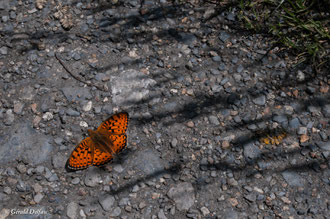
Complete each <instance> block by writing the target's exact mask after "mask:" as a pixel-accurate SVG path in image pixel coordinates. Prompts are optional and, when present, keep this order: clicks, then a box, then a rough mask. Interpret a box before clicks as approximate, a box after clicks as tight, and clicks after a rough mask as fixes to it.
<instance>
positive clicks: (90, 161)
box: [66, 112, 128, 170]
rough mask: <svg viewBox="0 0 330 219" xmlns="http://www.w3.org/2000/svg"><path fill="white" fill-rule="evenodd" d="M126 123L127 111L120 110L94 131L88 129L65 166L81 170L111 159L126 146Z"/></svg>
mask: <svg viewBox="0 0 330 219" xmlns="http://www.w3.org/2000/svg"><path fill="white" fill-rule="evenodd" d="M127 124H128V113H125V112H122V113H118V114H115V115H113V116H111V117H109V118H108V119H107V120H106V121H104V122H103V123H102V124H101V125H100V126H99V127H98V128H97V130H96V131H93V130H88V134H89V137H87V138H85V139H84V140H82V141H81V142H80V143H79V144H78V145H77V146H76V148H75V149H74V150H73V151H72V153H71V155H70V157H69V159H68V162H67V165H66V167H67V168H68V169H69V170H81V169H85V168H87V167H89V166H91V165H93V166H100V165H103V164H105V163H108V162H109V161H111V160H112V159H113V157H114V156H115V154H117V153H118V152H120V151H121V150H122V149H123V148H124V147H125V146H126V143H127V136H126V134H125V133H126V130H127Z"/></svg>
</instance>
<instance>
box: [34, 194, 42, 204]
mask: <svg viewBox="0 0 330 219" xmlns="http://www.w3.org/2000/svg"><path fill="white" fill-rule="evenodd" d="M43 197H44V196H43V194H41V193H39V192H38V193H37V194H36V195H35V196H34V197H33V200H34V201H35V202H36V203H39V202H41V200H42V199H43Z"/></svg>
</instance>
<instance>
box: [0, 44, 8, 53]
mask: <svg viewBox="0 0 330 219" xmlns="http://www.w3.org/2000/svg"><path fill="white" fill-rule="evenodd" d="M0 54H1V55H7V54H8V47H6V46H3V47H1V48H0Z"/></svg>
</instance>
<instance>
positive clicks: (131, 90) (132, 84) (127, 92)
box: [110, 69, 156, 107]
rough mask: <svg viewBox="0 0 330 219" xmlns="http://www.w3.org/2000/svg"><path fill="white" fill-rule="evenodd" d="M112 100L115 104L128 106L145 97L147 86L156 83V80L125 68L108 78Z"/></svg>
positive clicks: (147, 91) (147, 92)
mask: <svg viewBox="0 0 330 219" xmlns="http://www.w3.org/2000/svg"><path fill="white" fill-rule="evenodd" d="M110 84H111V86H110V87H111V91H112V102H113V104H114V105H116V106H121V107H123V106H130V105H132V104H136V103H138V102H140V101H142V100H143V98H146V97H147V95H148V94H149V90H148V88H149V87H150V86H153V85H155V84H156V81H155V80H153V79H152V78H149V77H147V76H142V74H141V73H140V72H138V71H136V70H133V69H131V70H126V71H124V72H122V73H121V74H120V75H118V76H112V77H111V79H110Z"/></svg>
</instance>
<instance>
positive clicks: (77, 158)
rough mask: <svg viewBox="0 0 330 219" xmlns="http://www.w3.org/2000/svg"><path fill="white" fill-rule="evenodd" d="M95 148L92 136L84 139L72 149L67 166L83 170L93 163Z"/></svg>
mask: <svg viewBox="0 0 330 219" xmlns="http://www.w3.org/2000/svg"><path fill="white" fill-rule="evenodd" d="M94 148H95V145H94V142H93V141H92V139H91V138H90V137H87V138H85V139H84V140H82V141H81V142H80V143H79V144H78V145H77V147H76V148H75V149H74V150H73V151H72V153H71V155H70V158H69V160H68V162H67V167H68V168H69V169H71V170H81V169H85V168H87V167H89V166H90V165H92V164H93V157H94V156H93V153H94Z"/></svg>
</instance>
